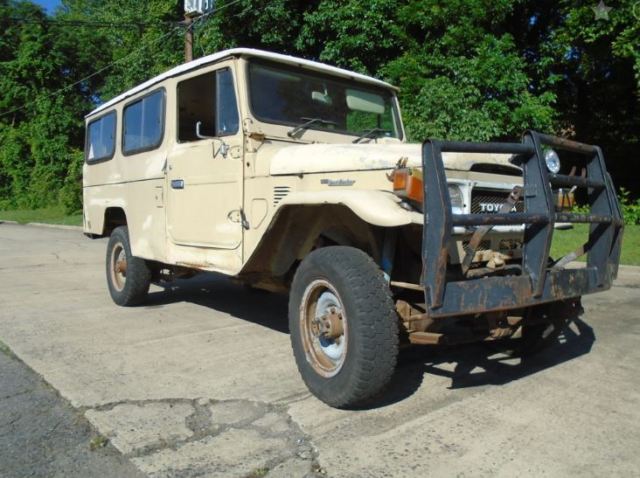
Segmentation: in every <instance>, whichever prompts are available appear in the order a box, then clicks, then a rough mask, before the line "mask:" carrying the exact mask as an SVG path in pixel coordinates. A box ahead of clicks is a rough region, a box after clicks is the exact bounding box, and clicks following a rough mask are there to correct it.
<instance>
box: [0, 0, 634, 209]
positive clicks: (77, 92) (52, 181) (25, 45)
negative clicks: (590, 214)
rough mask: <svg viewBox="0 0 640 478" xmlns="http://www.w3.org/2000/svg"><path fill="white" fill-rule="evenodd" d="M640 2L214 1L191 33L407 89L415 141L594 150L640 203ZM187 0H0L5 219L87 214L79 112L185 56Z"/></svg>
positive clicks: (0, 177)
mask: <svg viewBox="0 0 640 478" xmlns="http://www.w3.org/2000/svg"><path fill="white" fill-rule="evenodd" d="M636 2H637V0H620V1H618V2H615V4H612V5H611V6H612V7H613V9H612V10H611V12H610V14H609V17H610V20H608V21H606V20H597V19H596V18H595V15H594V12H593V10H592V7H593V6H594V5H595V4H596V3H597V1H595V0H594V2H575V1H572V0H560V1H557V0H535V1H534V0H450V1H447V2H443V1H442V0H307V1H304V0H240V1H238V2H232V0H220V1H217V2H216V6H217V8H218V9H219V13H218V14H214V15H211V16H209V17H207V18H205V19H203V20H201V21H198V22H196V24H195V26H194V30H195V43H194V54H195V56H196V57H197V56H202V55H205V54H210V53H213V52H216V51H219V50H221V49H224V48H229V47H235V46H245V47H255V48H263V49H267V50H273V51H278V52H283V53H288V54H293V55H298V56H302V57H305V58H310V59H315V60H320V61H324V62H327V63H330V64H335V65H338V66H342V67H346V68H349V69H353V70H356V71H359V72H363V73H366V74H370V75H374V76H376V77H379V78H383V79H385V80H388V81H390V82H392V83H394V84H396V85H397V86H399V87H400V93H399V95H400V101H401V106H402V111H403V119H404V122H405V127H406V129H407V133H408V135H409V139H410V140H414V141H422V140H423V139H424V138H426V137H439V138H451V139H453V138H455V139H466V140H480V141H487V140H499V139H509V140H514V139H516V140H517V139H518V138H519V137H520V135H521V134H522V132H523V131H524V130H526V129H538V130H543V131H546V132H550V133H557V134H562V135H563V136H567V137H574V138H576V139H578V140H582V141H587V142H590V143H593V144H600V145H601V146H602V147H603V149H604V151H605V155H606V157H607V161H608V166H609V168H610V169H611V170H612V172H613V176H614V178H615V180H616V183H617V184H619V185H621V186H624V187H626V188H631V190H632V191H633V193H634V195H637V194H638V192H640V178H638V177H636V176H634V175H630V174H628V173H627V170H628V169H629V168H630V167H631V168H632V167H634V166H633V165H631V166H630V164H629V162H630V161H634V160H636V159H637V157H638V154H637V151H638V149H639V148H640V128H638V125H639V124H640V96H639V91H640V87H639V86H640V19H637V18H635V16H634V15H633V6H634V4H635V3H636ZM182 3H183V2H182V1H178V0H150V1H148V2H135V1H132V0H105V1H97V0H63V1H62V7H61V8H59V9H58V10H57V11H56V12H55V14H54V15H53V17H48V16H47V15H46V14H45V13H44V12H43V11H42V9H41V8H40V7H38V6H36V5H35V4H33V3H32V2H30V1H27V0H0V209H3V208H4V209H7V208H37V207H43V206H50V205H57V206H60V207H64V209H65V210H67V211H77V210H79V209H80V200H81V183H80V175H81V166H82V154H81V150H82V149H83V141H84V127H83V117H84V115H85V114H86V113H87V112H89V111H90V110H92V109H93V108H94V107H95V106H96V104H97V103H100V102H102V101H106V100H108V99H110V98H111V97H113V96H115V95H117V94H119V93H121V92H122V91H125V90H126V89H128V88H130V87H132V86H134V85H136V84H138V83H140V82H142V81H144V80H146V79H148V78H150V77H151V76H153V75H156V74H158V73H160V72H162V71H164V70H166V69H168V68H170V67H172V66H175V65H176V64H179V63H181V62H182V58H183V35H184V26H182V25H179V24H177V23H176V22H177V21H179V20H181V19H182ZM15 18H23V19H27V20H29V21H30V23H20V22H16V21H15V20H14V19H15ZM59 20H63V21H81V22H82V21H92V22H104V23H109V24H113V25H114V26H113V27H109V28H93V27H91V28H90V27H79V26H73V27H72V26H69V25H68V24H67V25H65V24H59V23H56V21H59ZM123 22H127V23H129V24H138V25H139V26H132V25H128V26H126V27H122V26H118V25H122V23H123ZM172 22H173V23H172ZM81 79H84V80H82V81H79V80H81ZM60 90H62V91H61V92H60ZM625 198H626V199H625ZM623 200H624V201H626V202H625V206H624V207H625V211H630V212H628V213H626V216H628V217H630V218H633V217H637V216H634V214H637V206H638V204H637V202H636V203H634V202H633V201H632V200H631V199H630V197H629V196H623ZM634 211H635V212H634ZM629 220H633V221H637V219H629Z"/></svg>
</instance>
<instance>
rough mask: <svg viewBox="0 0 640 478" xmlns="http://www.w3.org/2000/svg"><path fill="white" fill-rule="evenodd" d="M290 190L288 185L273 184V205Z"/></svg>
mask: <svg viewBox="0 0 640 478" xmlns="http://www.w3.org/2000/svg"><path fill="white" fill-rule="evenodd" d="M289 192H291V188H290V187H289V186H275V187H274V188H273V206H274V207H275V206H277V205H278V204H279V203H280V201H282V200H283V199H284V198H285V197H287V195H288V194H289Z"/></svg>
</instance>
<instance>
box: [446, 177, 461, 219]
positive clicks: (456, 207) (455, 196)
mask: <svg viewBox="0 0 640 478" xmlns="http://www.w3.org/2000/svg"><path fill="white" fill-rule="evenodd" d="M449 197H450V198H451V212H453V214H462V213H463V210H464V197H463V196H462V190H461V189H460V186H457V185H455V184H449Z"/></svg>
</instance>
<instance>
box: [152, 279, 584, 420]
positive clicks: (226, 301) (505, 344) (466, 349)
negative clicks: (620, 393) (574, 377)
mask: <svg viewBox="0 0 640 478" xmlns="http://www.w3.org/2000/svg"><path fill="white" fill-rule="evenodd" d="M176 302H190V303H193V304H197V305H200V306H202V307H207V308H209V309H212V310H216V311H218V312H224V313H228V314H230V315H232V316H234V317H236V318H238V319H241V320H245V321H248V322H252V323H255V324H258V325H261V326H263V327H267V328H269V329H272V330H274V331H277V332H280V333H283V334H288V333H289V327H288V322H287V302H288V298H287V296H286V295H282V294H273V293H268V292H264V291H260V290H255V289H250V288H247V287H244V286H242V285H240V284H236V283H234V282H232V281H230V280H228V279H227V278H226V277H224V276H222V275H219V274H214V273H207V274H201V275H198V276H196V277H194V278H191V279H187V280H177V281H175V282H172V283H171V284H168V285H165V286H164V290H160V291H155V292H151V293H150V294H149V298H148V300H147V302H146V304H145V306H144V307H150V308H154V307H159V306H162V305H167V304H172V303H176ZM594 342H595V335H594V332H593V329H592V328H591V327H590V326H589V325H588V324H587V323H586V322H584V321H583V320H582V319H580V318H578V319H574V320H573V321H572V322H571V323H570V324H569V325H568V326H567V327H566V328H565V329H564V331H563V332H562V334H561V335H560V336H559V337H558V339H556V341H555V342H554V343H553V344H552V345H551V346H549V347H548V348H546V349H545V350H543V351H541V352H540V353H538V354H537V355H534V356H532V357H525V358H518V357H513V356H512V355H510V354H509V348H510V345H512V344H510V342H509V340H505V341H501V342H493V343H480V344H464V345H457V346H450V347H444V346H437V347H436V346H412V347H406V348H403V349H402V350H401V351H400V355H399V358H398V366H397V369H396V372H395V374H394V376H393V378H392V380H391V383H390V386H389V387H388V388H387V391H386V392H385V393H384V394H383V395H381V396H380V397H378V399H376V400H374V401H371V402H369V403H368V404H367V405H366V406H364V407H362V409H373V408H379V407H384V406H387V405H391V404H393V403H396V402H399V401H402V400H404V399H406V398H408V397H410V396H411V395H413V394H414V393H415V392H416V391H417V390H418V389H419V388H420V386H421V384H422V382H423V380H424V377H425V374H432V375H437V376H441V377H446V378H449V379H450V380H451V383H450V385H449V389H459V388H469V387H480V386H487V385H494V386H500V385H505V384H508V383H509V382H512V381H515V380H519V379H521V378H524V377H527V376H529V375H532V374H535V373H538V372H540V371H542V370H545V369H547V368H550V367H554V366H556V365H559V364H561V363H564V362H568V361H570V360H572V359H575V358H577V357H580V356H582V355H585V354H587V353H589V351H590V350H591V347H592V346H593V343H594Z"/></svg>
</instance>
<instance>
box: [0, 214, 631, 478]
mask: <svg viewBox="0 0 640 478" xmlns="http://www.w3.org/2000/svg"><path fill="white" fill-rule="evenodd" d="M105 246H106V241H104V240H96V241H91V240H89V239H86V238H84V237H83V236H82V235H81V234H80V233H79V232H77V231H71V230H58V229H45V228H38V227H25V226H15V225H8V224H0V258H1V260H0V291H1V292H0V340H2V341H3V342H4V343H6V344H7V346H8V347H9V348H10V349H11V351H12V352H13V353H15V355H16V356H17V357H18V358H19V359H21V360H22V361H24V363H26V364H27V365H28V366H29V367H30V368H31V369H33V370H34V371H35V372H36V373H37V374H40V375H41V376H42V377H43V378H44V380H45V381H46V382H47V383H48V384H50V385H51V387H53V389H55V390H56V391H57V392H58V393H59V394H60V395H61V397H63V399H64V400H68V401H69V403H70V405H71V406H72V407H74V408H75V410H76V412H77V413H78V414H79V416H80V417H81V418H82V420H87V421H88V424H90V427H93V430H94V432H95V433H100V434H101V435H102V436H103V437H105V439H106V440H108V443H109V445H108V447H113V451H114V453H117V452H116V451H115V450H118V452H119V454H120V455H119V457H120V459H122V460H123V463H124V465H126V466H131V467H133V468H132V469H134V470H135V469H137V470H138V472H142V473H144V474H146V475H147V476H152V477H191V476H194V477H195V476H214V477H215V476H225V477H227V476H238V477H252V478H257V477H261V476H269V477H278V476H282V477H290V476H293V477H296V476H299V477H303V476H309V477H311V476H336V477H362V476H367V477H369V476H371V477H378V476H380V477H382V476H401V477H408V476H424V475H425V473H428V474H430V475H433V476H452V475H455V476H492V477H493V476H509V477H511V476H541V475H544V476H567V475H571V474H580V475H582V476H594V477H599V476H603V475H605V474H606V475H610V474H613V475H618V476H621V475H625V476H628V475H633V474H635V473H637V470H638V469H640V457H638V455H637V452H636V450H637V447H638V444H640V427H639V426H638V425H639V424H640V420H639V418H640V389H639V387H638V384H639V382H640V378H639V376H638V374H637V370H638V368H639V366H640V325H639V324H638V321H637V309H638V307H639V306H640V292H639V291H638V289H639V287H640V269H638V268H622V270H621V275H620V279H619V280H618V282H617V283H616V284H617V285H616V287H614V289H613V290H612V291H610V292H607V293H605V294H599V295H595V296H592V297H589V298H587V299H586V300H585V309H586V313H585V315H584V316H583V317H582V319H581V320H579V321H577V322H576V323H574V324H572V326H571V328H570V329H569V330H567V332H566V333H565V334H564V335H563V337H562V340H561V342H562V343H559V344H558V345H557V346H555V347H553V348H552V349H550V350H548V351H546V352H545V353H543V354H541V355H540V356H538V357H535V358H533V359H530V360H527V361H520V360H517V359H509V358H507V357H506V356H505V355H504V354H501V353H500V352H499V350H498V351H496V350H495V349H489V348H488V347H485V346H480V345H471V346H465V347H458V348H453V349H439V350H434V349H429V348H417V349H409V350H405V351H403V352H402V354H401V358H400V364H399V367H398V372H397V373H396V376H395V378H394V380H393V383H392V384H391V387H390V391H389V392H388V393H387V394H386V395H385V396H384V397H382V398H381V400H380V401H379V402H378V403H376V404H374V405H373V406H372V407H370V408H369V409H363V410H356V411H341V410H334V409H331V408H329V407H327V406H325V405H324V404H322V403H320V402H319V401H317V400H316V399H315V398H314V397H312V396H310V394H309V393H308V391H307V390H306V388H305V387H304V384H303V383H302V381H301V379H300V378H299V376H298V373H297V370H296V367H295V364H294V361H293V357H292V354H291V351H290V346H289V337H288V331H287V321H286V301H287V299H286V297H283V296H278V295H273V294H267V293H263V292H260V291H247V290H245V289H244V288H243V287H241V286H237V285H235V284H233V283H232V282H230V281H228V280H226V279H224V278H221V277H220V276H217V275H213V274H205V275H201V276H199V277H197V278H195V279H192V280H190V281H178V282H177V283H176V284H175V285H173V286H171V287H170V288H168V289H166V290H164V289H159V288H154V289H153V290H152V293H151V295H150V298H149V302H148V303H147V304H146V305H145V306H142V307H136V308H119V307H117V306H115V305H114V304H113V303H112V302H111V300H110V298H109V295H108V292H107V290H106V284H105V279H104V263H103V261H104V254H105ZM612 311H615V313H612ZM0 377H1V381H0V390H2V391H4V390H5V389H6V388H7V387H6V383H5V382H6V381H7V380H9V379H8V378H7V377H9V375H1V376H0ZM23 392H24V393H26V394H30V393H33V392H31V391H30V390H23ZM0 395H4V394H3V393H0ZM16 398H19V397H16ZM1 403H2V402H1V401H0V404H1ZM25 403H27V405H28V401H26V402H25ZM25 406H26V405H25ZM28 415H29V412H28V411H27V410H23V411H21V412H20V413H18V414H17V417H18V421H20V419H21V420H22V421H23V422H25V419H24V417H25V416H27V417H28ZM14 419H15V417H14V416H13V415H12V414H11V413H9V412H7V411H6V410H5V409H3V408H0V437H2V436H5V437H6V436H9V437H11V436H12V434H16V438H15V439H14V440H13V441H11V443H14V442H15V443H17V442H19V440H20V436H21V435H20V434H19V431H17V429H15V427H14V426H13V425H11V424H9V422H10V421H11V420H14ZM26 421H27V422H28V420H26ZM88 424H87V426H89V425H88ZM5 439H6V438H5ZM79 443H80V442H79ZM76 448H77V447H76ZM76 448H74V449H76ZM38 452H41V453H40V455H38ZM8 453H9V452H8V451H7V449H6V448H3V447H0V463H6V462H7V460H8V459H14V458H15V456H13V455H9V454H8ZM60 453H62V454H63V456H67V455H66V454H68V453H69V452H68V450H67V451H64V452H63V451H60ZM78 453H79V452H78ZM90 453H92V452H89V451H86V452H85V455H82V454H80V455H78V454H76V455H73V454H71V455H69V456H68V457H67V461H68V460H83V459H84V460H86V459H88V458H87V457H86V455H87V454H90ZM36 455H38V456H39V458H38V459H34V460H23V461H22V462H19V463H22V465H21V466H24V467H25V469H24V470H22V472H21V473H20V475H24V476H55V475H56V473H52V472H51V471H49V472H47V473H42V474H39V473H38V468H29V463H33V462H38V460H44V458H43V457H45V456H50V455H46V453H45V451H44V450H36ZM79 457H80V458H79ZM16 463H18V462H16ZM84 470H85V472H84V473H79V474H75V475H74V473H73V470H72V469H71V471H70V472H68V471H69V470H66V471H67V472H65V473H63V474H61V475H59V476H63V475H64V476H91V474H88V473H87V472H86V470H87V468H85V469H84ZM0 474H1V473H0ZM9 476H11V475H9ZM93 476H101V475H100V473H98V472H97V471H96V473H95V474H94V475H93ZM123 476H125V475H123Z"/></svg>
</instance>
